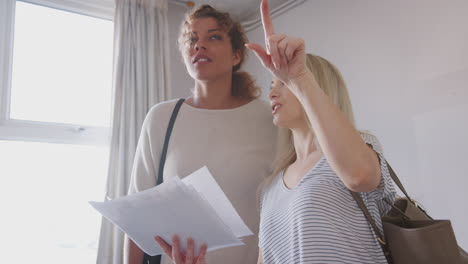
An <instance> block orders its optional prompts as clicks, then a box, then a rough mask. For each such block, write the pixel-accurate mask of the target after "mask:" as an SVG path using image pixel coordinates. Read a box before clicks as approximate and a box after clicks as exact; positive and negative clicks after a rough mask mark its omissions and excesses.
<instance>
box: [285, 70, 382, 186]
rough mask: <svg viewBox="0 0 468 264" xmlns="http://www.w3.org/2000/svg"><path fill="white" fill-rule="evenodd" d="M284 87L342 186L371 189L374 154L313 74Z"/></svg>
mask: <svg viewBox="0 0 468 264" xmlns="http://www.w3.org/2000/svg"><path fill="white" fill-rule="evenodd" d="M288 86H290V89H291V91H293V93H294V94H295V95H296V97H297V98H298V99H299V101H300V102H301V104H302V106H303V107H304V110H305V112H306V115H307V118H308V119H309V121H310V123H311V125H312V129H313V131H314V133H315V136H316V137H317V140H318V142H319V144H320V147H321V149H322V152H323V154H324V155H325V157H326V158H327V160H328V162H329V163H330V165H331V166H332V168H333V169H334V171H335V172H336V174H337V175H338V176H339V177H340V178H341V180H342V181H343V183H344V184H345V185H346V186H347V187H348V188H349V189H351V190H353V191H371V190H373V189H375V188H376V187H377V186H378V184H379V182H380V167H379V163H378V158H377V156H376V154H375V152H374V151H373V150H372V149H370V148H369V147H368V146H367V145H366V144H365V142H364V141H363V140H362V138H361V136H360V135H359V132H358V131H357V130H356V129H355V128H354V126H353V125H352V123H351V122H350V121H349V120H348V119H347V118H346V116H345V115H344V114H343V113H342V112H341V111H340V110H339V108H338V107H337V106H336V105H335V104H334V103H333V102H332V101H331V99H330V98H329V97H328V96H327V95H326V94H325V92H323V90H322V89H321V88H320V87H319V85H318V84H317V82H316V81H315V78H314V76H313V74H312V73H310V72H308V73H307V74H305V75H303V76H301V77H300V78H297V79H295V80H293V81H291V82H290V83H289V84H288Z"/></svg>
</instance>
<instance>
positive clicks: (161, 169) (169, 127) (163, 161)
mask: <svg viewBox="0 0 468 264" xmlns="http://www.w3.org/2000/svg"><path fill="white" fill-rule="evenodd" d="M184 101H185V99H184V98H180V99H179V101H177V104H176V105H175V107H174V110H173V111H172V115H171V119H170V120H169V124H168V125H167V130H166V137H165V138H164V146H163V150H162V153H161V159H160V160H159V172H158V179H157V181H156V185H159V184H161V183H162V182H163V172H164V164H166V155H167V147H168V146H169V139H170V138H171V134H172V129H173V128H174V123H175V120H176V118H177V114H178V113H179V110H180V107H181V106H182V103H183V102H184Z"/></svg>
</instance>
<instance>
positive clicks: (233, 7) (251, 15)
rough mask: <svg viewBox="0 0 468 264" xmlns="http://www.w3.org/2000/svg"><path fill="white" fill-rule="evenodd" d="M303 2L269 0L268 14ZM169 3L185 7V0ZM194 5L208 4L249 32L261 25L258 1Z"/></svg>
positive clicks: (201, 0)
mask: <svg viewBox="0 0 468 264" xmlns="http://www.w3.org/2000/svg"><path fill="white" fill-rule="evenodd" d="M304 1H305V0H269V1H268V3H269V5H270V12H271V14H272V16H273V17H275V16H278V15H280V14H282V13H284V12H286V11H288V10H289V9H291V8H293V7H295V6H297V5H300V4H302V3H303V2H304ZM169 2H170V3H171V2H172V3H176V4H180V5H185V3H186V2H187V1H186V0H169ZM193 2H194V3H195V5H197V6H198V5H202V4H209V5H211V6H213V7H214V8H216V9H220V10H222V11H227V12H229V13H230V14H231V16H232V17H233V18H234V19H235V20H237V21H239V22H241V23H242V24H243V25H244V28H245V29H246V30H247V31H249V30H252V29H254V28H256V27H258V26H259V25H260V24H261V20H260V0H194V1H193Z"/></svg>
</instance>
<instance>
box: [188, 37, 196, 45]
mask: <svg viewBox="0 0 468 264" xmlns="http://www.w3.org/2000/svg"><path fill="white" fill-rule="evenodd" d="M195 42H197V38H195V37H191V38H189V39H188V43H190V44H193V43H195Z"/></svg>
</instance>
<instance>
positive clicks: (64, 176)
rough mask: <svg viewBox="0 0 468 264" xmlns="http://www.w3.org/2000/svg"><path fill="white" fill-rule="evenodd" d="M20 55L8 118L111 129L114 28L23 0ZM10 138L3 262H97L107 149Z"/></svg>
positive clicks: (2, 195) (0, 166)
mask: <svg viewBox="0 0 468 264" xmlns="http://www.w3.org/2000/svg"><path fill="white" fill-rule="evenodd" d="M13 49H14V51H13V56H12V58H13V66H12V67H13V68H12V83H11V97H10V99H11V101H10V109H9V110H10V112H9V113H10V115H9V118H11V119H17V120H20V121H26V122H25V124H28V121H38V122H51V123H62V124H76V125H80V126H96V127H100V128H99V129H102V130H109V126H110V116H111V114H110V110H111V107H110V104H111V100H112V98H111V80H112V56H113V54H112V49H113V22H112V21H108V20H103V19H98V18H93V17H89V16H85V15H80V14H75V13H71V12H66V11H62V10H58V9H52V8H47V7H43V6H39V5H33V4H28V3H24V2H20V1H17V2H16V10H15V26H14V44H13ZM29 125H30V127H31V129H30V133H31V135H34V133H36V132H37V130H36V129H38V128H37V127H35V126H34V125H36V124H35V123H32V124H29ZM48 126H49V127H51V126H50V125H49V124H48V123H43V124H42V126H41V127H40V129H49V127H48ZM70 127H71V128H73V126H70ZM96 129H97V128H96ZM73 133H75V134H74V137H75V138H76V133H80V132H79V131H75V132H73ZM78 136H79V137H80V142H83V143H85V144H86V143H87V141H86V140H88V138H87V137H89V134H86V133H84V134H80V135H78ZM32 138H34V137H32ZM3 139H4V138H2V140H0V161H1V163H0V175H1V178H2V191H1V192H0V199H1V201H2V208H1V209H2V217H1V218H0V219H1V220H0V222H1V226H2V235H1V237H0V247H1V248H2V249H3V250H2V253H1V256H2V260H1V261H0V262H1V263H29V262H34V263H48V264H59V263H67V264H83V263H95V262H96V256H97V247H98V237H99V229H100V225H101V216H100V214H99V213H97V211H95V210H94V209H93V208H92V207H91V206H90V205H89V204H88V201H102V200H103V199H104V196H105V182H106V178H107V166H108V159H109V146H108V144H107V143H108V142H101V144H99V145H78V144H71V143H70V144H52V143H47V142H33V141H27V140H35V139H26V141H9V140H3ZM91 139H92V138H91ZM91 139H90V142H97V141H93V140H91ZM62 140H64V141H65V142H67V139H66V138H65V139H63V138H62ZM45 141H48V142H56V141H55V140H54V135H53V134H52V133H51V134H50V138H49V139H48V140H45ZM103 141H104V140H103ZM70 142H74V141H73V140H71V141H70ZM90 144H91V143H90ZM93 144H94V143H93ZM96 144H97V143H96Z"/></svg>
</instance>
